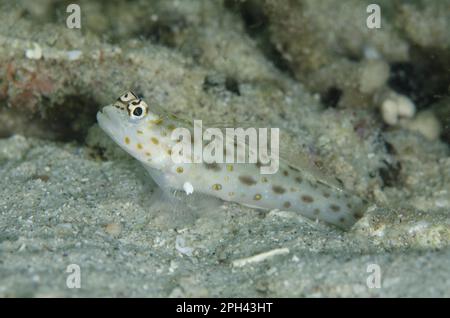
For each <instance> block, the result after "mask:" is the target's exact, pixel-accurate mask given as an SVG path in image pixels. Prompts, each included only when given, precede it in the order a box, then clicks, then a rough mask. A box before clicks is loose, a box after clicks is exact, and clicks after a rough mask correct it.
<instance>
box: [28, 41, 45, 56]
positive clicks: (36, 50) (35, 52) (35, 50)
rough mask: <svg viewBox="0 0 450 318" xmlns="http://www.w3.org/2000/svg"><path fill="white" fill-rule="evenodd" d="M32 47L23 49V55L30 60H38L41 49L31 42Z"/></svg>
mask: <svg viewBox="0 0 450 318" xmlns="http://www.w3.org/2000/svg"><path fill="white" fill-rule="evenodd" d="M33 46H34V48H32V49H27V50H25V56H26V57H27V58H28V59H30V60H40V59H41V58H42V49H41V47H40V46H39V44H37V43H33Z"/></svg>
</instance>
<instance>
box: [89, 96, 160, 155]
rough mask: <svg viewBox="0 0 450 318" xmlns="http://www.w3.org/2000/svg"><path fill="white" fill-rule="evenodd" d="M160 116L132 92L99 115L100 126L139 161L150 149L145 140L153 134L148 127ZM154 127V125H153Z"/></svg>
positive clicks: (104, 108) (121, 97) (102, 110)
mask: <svg viewBox="0 0 450 318" xmlns="http://www.w3.org/2000/svg"><path fill="white" fill-rule="evenodd" d="M158 118H159V116H158V115H157V114H155V113H153V112H152V110H151V108H150V107H149V106H148V105H147V103H146V102H144V101H143V100H142V99H141V98H139V97H138V96H137V95H136V94H134V93H132V92H127V93H125V94H123V95H122V96H120V97H119V98H118V99H117V100H116V102H115V103H113V104H110V105H107V106H105V107H103V108H102V109H101V110H100V111H99V112H98V113H97V121H98V124H99V126H100V127H101V128H102V129H103V131H105V132H106V134H107V135H108V136H110V137H111V138H112V139H113V140H114V141H115V142H116V143H117V144H118V145H119V146H120V147H121V148H123V149H124V150H125V151H127V152H128V153H130V154H131V155H132V156H134V157H135V158H137V159H140V160H143V159H145V158H144V157H145V156H146V153H148V152H149V151H147V150H148V149H145V146H144V143H145V144H147V143H148V142H145V139H146V138H147V137H149V135H151V134H152V132H151V131H149V128H148V127H151V124H150V123H151V122H153V121H155V120H157V119H158ZM153 126H154V125H153Z"/></svg>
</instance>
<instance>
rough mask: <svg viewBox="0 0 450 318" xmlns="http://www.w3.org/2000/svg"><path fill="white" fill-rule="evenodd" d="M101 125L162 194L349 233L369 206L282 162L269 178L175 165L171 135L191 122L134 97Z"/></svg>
mask: <svg viewBox="0 0 450 318" xmlns="http://www.w3.org/2000/svg"><path fill="white" fill-rule="evenodd" d="M97 120H98V123H99V125H100V127H101V128H102V129H103V130H104V131H105V132H106V133H107V134H108V135H109V136H110V137H111V138H112V139H113V140H114V141H115V142H116V143H117V144H119V146H121V147H122V148H123V149H124V150H126V151H127V152H128V153H129V154H130V155H132V156H133V157H135V158H136V159H137V160H139V161H140V162H141V163H142V164H143V165H144V166H145V167H146V168H147V170H148V171H149V172H150V175H151V176H152V177H153V178H154V179H155V181H156V182H157V184H158V185H159V186H160V187H163V188H164V187H166V188H170V189H174V190H183V191H186V192H187V193H188V194H189V193H190V192H192V191H194V192H200V193H204V194H208V195H211V196H214V197H217V198H220V199H222V200H225V201H234V202H237V203H240V204H243V205H246V206H250V207H255V208H260V209H266V210H272V209H280V210H284V211H295V212H298V213H299V214H301V215H303V216H305V217H308V218H310V219H318V220H321V221H324V222H326V223H328V224H332V225H335V226H337V227H339V228H342V229H348V228H350V227H351V226H352V225H353V224H354V223H355V222H356V221H357V220H358V219H360V218H361V217H362V215H363V213H364V212H365V209H366V207H367V201H365V200H362V199H361V198H359V197H358V196H356V195H353V194H351V193H349V192H347V191H345V190H343V189H341V188H340V187H338V186H334V185H330V184H329V183H327V182H324V181H323V179H322V178H321V176H318V175H317V174H316V173H315V172H314V171H311V170H308V171H306V169H307V168H298V167H296V166H295V165H290V164H288V163H285V162H283V161H280V166H279V169H278V172H277V173H275V174H266V175H263V174H260V169H259V168H260V166H259V165H258V164H254V163H212V164H206V163H174V161H173V160H172V156H171V154H172V149H174V148H173V147H174V146H175V145H176V143H177V142H179V141H177V140H172V138H171V133H172V131H173V130H174V129H175V128H177V127H186V122H184V121H180V120H178V119H177V118H176V117H174V116H171V115H164V114H157V112H154V111H152V108H149V107H148V106H147V104H145V103H144V102H143V101H142V100H140V99H138V98H137V97H136V95H134V94H133V93H131V92H128V93H127V94H124V95H122V96H121V97H120V98H119V99H118V101H117V102H116V103H115V104H114V105H108V106H105V107H104V108H103V109H102V111H100V112H98V113H97ZM191 125H192V124H191ZM227 146H228V145H227ZM234 146H235V147H239V145H236V144H235V145H234ZM235 153H236V152H235ZM186 189H189V191H188V190H186Z"/></svg>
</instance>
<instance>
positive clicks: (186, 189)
mask: <svg viewBox="0 0 450 318" xmlns="http://www.w3.org/2000/svg"><path fill="white" fill-rule="evenodd" d="M183 190H184V192H186V194H187V195H189V194H192V193H194V187H193V186H192V184H191V183H190V182H185V183H184V184H183Z"/></svg>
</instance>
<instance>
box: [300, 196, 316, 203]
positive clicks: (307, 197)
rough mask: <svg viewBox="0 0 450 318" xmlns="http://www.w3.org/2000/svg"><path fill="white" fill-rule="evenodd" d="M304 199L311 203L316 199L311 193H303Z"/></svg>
mask: <svg viewBox="0 0 450 318" xmlns="http://www.w3.org/2000/svg"><path fill="white" fill-rule="evenodd" d="M302 201H303V202H305V203H311V202H313V201H314V199H313V197H312V196H310V195H302Z"/></svg>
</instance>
